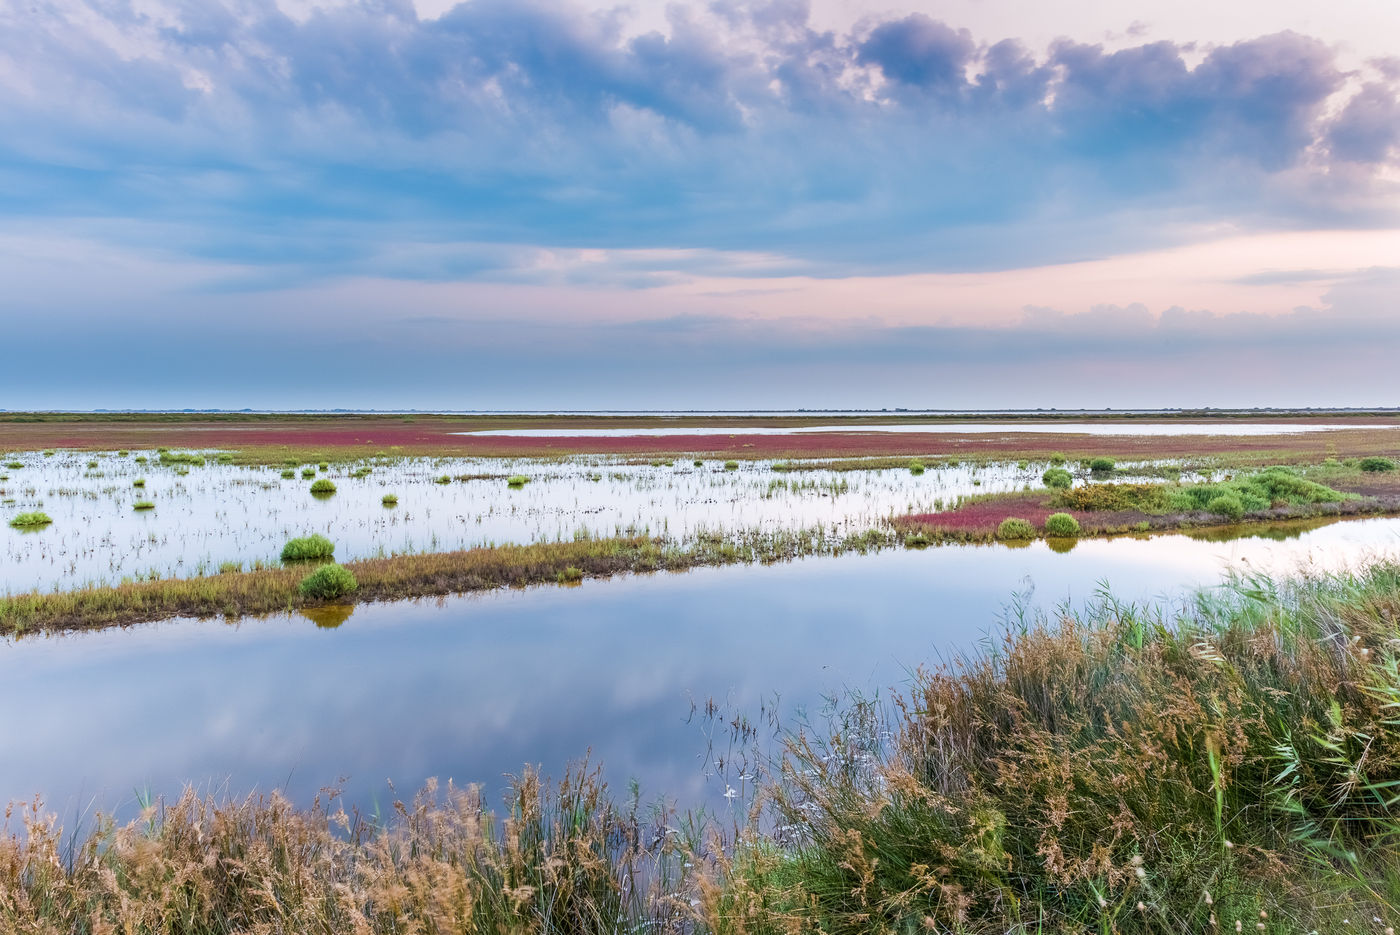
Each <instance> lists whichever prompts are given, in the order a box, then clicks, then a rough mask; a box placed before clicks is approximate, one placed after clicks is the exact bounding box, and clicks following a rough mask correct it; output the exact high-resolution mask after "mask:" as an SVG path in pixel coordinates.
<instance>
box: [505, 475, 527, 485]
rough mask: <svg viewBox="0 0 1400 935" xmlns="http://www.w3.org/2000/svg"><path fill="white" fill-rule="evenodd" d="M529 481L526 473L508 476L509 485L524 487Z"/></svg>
mask: <svg viewBox="0 0 1400 935" xmlns="http://www.w3.org/2000/svg"><path fill="white" fill-rule="evenodd" d="M529 482H530V478H528V477H526V476H525V475H524V474H512V475H511V476H510V477H507V478H506V486H507V487H524V486H525V485H526V484H528V483H529Z"/></svg>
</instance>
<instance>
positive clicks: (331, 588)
mask: <svg viewBox="0 0 1400 935" xmlns="http://www.w3.org/2000/svg"><path fill="white" fill-rule="evenodd" d="M359 586H360V585H359V582H357V581H356V580H355V576H354V574H352V573H351V571H350V569H348V568H345V567H343V566H341V565H335V564H331V565H322V566H321V567H320V568H318V569H316V570H315V571H313V572H312V573H311V574H309V575H307V576H306V577H305V578H302V579H301V584H299V585H297V590H298V591H300V592H301V595H302V597H309V598H312V599H313V600H318V601H329V600H334V599H335V598H337V597H344V596H345V595H347V594H349V593H350V592H352V591H354V590H355V589H356V588H358V587H359Z"/></svg>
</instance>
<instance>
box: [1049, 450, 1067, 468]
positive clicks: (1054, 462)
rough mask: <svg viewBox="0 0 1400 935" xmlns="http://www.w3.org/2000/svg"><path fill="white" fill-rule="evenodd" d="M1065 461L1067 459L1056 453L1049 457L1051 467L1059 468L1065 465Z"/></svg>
mask: <svg viewBox="0 0 1400 935" xmlns="http://www.w3.org/2000/svg"><path fill="white" fill-rule="evenodd" d="M1066 460H1067V459H1066V458H1065V456H1064V455H1063V454H1061V453H1060V452H1058V451H1056V452H1054V453H1053V454H1051V455H1050V465H1051V467H1060V466H1062V465H1063V464H1064V463H1065V461H1066Z"/></svg>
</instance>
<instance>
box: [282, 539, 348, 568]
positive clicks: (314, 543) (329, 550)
mask: <svg viewBox="0 0 1400 935" xmlns="http://www.w3.org/2000/svg"><path fill="white" fill-rule="evenodd" d="M333 555H335V543H334V542H331V540H329V539H327V538H326V537H325V536H322V535H320V534H312V535H310V536H299V537H298V538H296V539H288V540H287V544H286V545H284V546H282V561H284V562H305V561H311V560H313V559H328V558H330V557H331V556H333Z"/></svg>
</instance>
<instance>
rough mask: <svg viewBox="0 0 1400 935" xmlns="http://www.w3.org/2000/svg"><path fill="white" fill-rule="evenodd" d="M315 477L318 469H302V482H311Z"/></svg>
mask: <svg viewBox="0 0 1400 935" xmlns="http://www.w3.org/2000/svg"><path fill="white" fill-rule="evenodd" d="M315 476H316V469H315V468H302V469H301V479H302V480H311V478H313V477H315Z"/></svg>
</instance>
